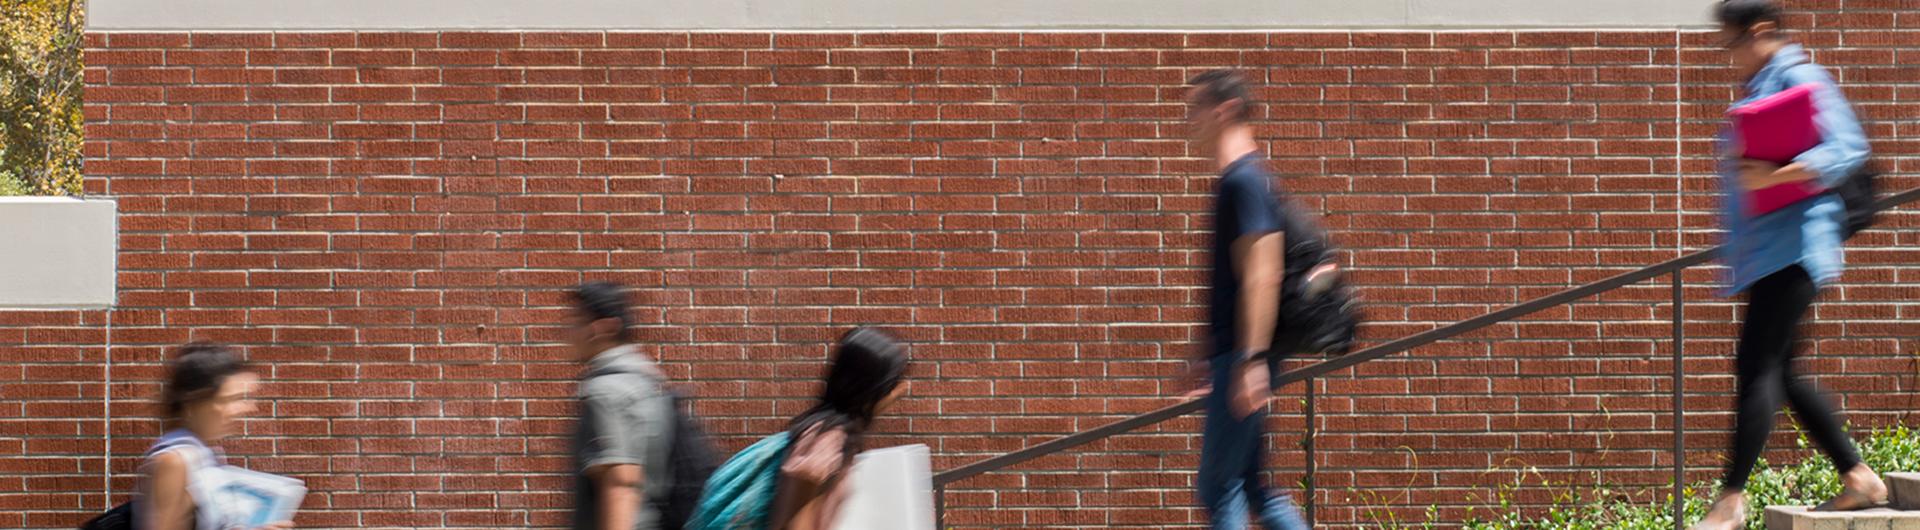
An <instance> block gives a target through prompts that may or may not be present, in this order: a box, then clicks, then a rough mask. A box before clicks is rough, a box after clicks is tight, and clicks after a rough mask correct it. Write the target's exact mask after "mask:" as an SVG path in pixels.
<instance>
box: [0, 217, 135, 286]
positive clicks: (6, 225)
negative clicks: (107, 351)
mask: <svg viewBox="0 0 1920 530" xmlns="http://www.w3.org/2000/svg"><path fill="white" fill-rule="evenodd" d="M119 246H120V234H119V219H118V217H117V212H116V208H115V204H114V201H111V200H102V199H84V200H83V199H71V198H65V197H0V309H16V308H104V307H108V306H111V305H113V303H114V292H115V287H116V283H117V277H116V273H115V269H116V268H117V267H116V256H117V254H116V252H117V251H118V249H119Z"/></svg>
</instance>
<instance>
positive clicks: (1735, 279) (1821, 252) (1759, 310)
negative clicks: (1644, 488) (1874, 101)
mask: <svg viewBox="0 0 1920 530" xmlns="http://www.w3.org/2000/svg"><path fill="white" fill-rule="evenodd" d="M1716 11H1717V13H1716V14H1717V17H1718V19H1719V22H1720V25H1721V38H1722V44H1723V45H1724V46H1725V48H1726V49H1727V51H1728V52H1729V54H1730V55H1731V56H1732V58H1733V64H1734V66H1735V68H1737V69H1738V71H1739V73H1740V75H1739V76H1738V77H1739V78H1740V79H1742V80H1745V85H1744V91H1743V98H1744V99H1742V100H1741V101H1739V102H1738V103H1736V104H1735V105H1734V108H1733V110H1732V111H1731V112H1730V113H1729V114H1730V115H1731V116H1732V118H1733V123H1732V124H1731V125H1732V127H1730V128H1729V129H1728V132H1727V133H1726V135H1725V136H1724V137H1723V138H1722V142H1721V145H1722V146H1723V153H1724V158H1723V161H1722V163H1721V171H1720V172H1721V175H1722V182H1723V183H1724V184H1725V189H1726V199H1725V201H1724V206H1725V209H1726V223H1727V232H1728V233H1727V245H1728V246H1727V248H1728V250H1727V252H1726V254H1725V255H1724V256H1723V258H1724V259H1725V261H1726V263H1727V265H1728V267H1729V268H1730V269H1731V270H1732V276H1731V278H1730V280H1731V283H1730V285H1729V289H1728V293H1729V294H1735V293H1744V294H1745V295H1746V299H1747V303H1746V306H1747V307H1746V311H1745V313H1746V317H1745V322H1744V323H1743V324H1742V328H1741V331H1740V342H1739V346H1738V347H1737V351H1736V354H1735V355H1736V365H1737V367H1738V381H1739V383H1738V392H1739V398H1738V399H1739V401H1738V410H1737V416H1736V425H1735V427H1734V434H1733V448H1732V451H1731V455H1730V456H1729V459H1728V462H1727V470H1726V476H1725V478H1724V480H1723V482H1722V484H1721V488H1722V489H1721V491H1720V493H1719V497H1718V498H1717V499H1716V500H1715V502H1714V504H1713V507H1712V508H1711V509H1710V510H1709V512H1708V513H1707V516H1706V517H1705V518H1703V519H1702V520H1701V521H1700V522H1699V524H1697V525H1695V526H1694V527H1693V528H1694V529H1695V530H1735V529H1738V528H1743V527H1744V525H1745V524H1746V520H1747V514H1746V511H1747V510H1746V496H1745V494H1744V490H1745V488H1746V483H1747V475H1748V474H1750V473H1751V472H1752V470H1753V466H1754V463H1755V460H1757V459H1758V458H1759V457H1760V453H1761V451H1762V450H1764V449H1765V448H1766V442H1767V437H1768V436H1769V434H1770V433H1771V432H1772V431H1773V426H1774V420H1775V418H1774V415H1775V413H1776V411H1778V410H1779V408H1780V404H1781V402H1782V401H1783V400H1784V401H1785V402H1786V403H1787V404H1788V405H1790V406H1792V408H1793V410H1794V412H1795V413H1796V414H1797V415H1798V416H1799V418H1800V423H1801V425H1802V426H1804V427H1805V428H1806V432H1807V437H1808V438H1811V439H1812V440H1813V441H1814V442H1815V443H1817V444H1818V445H1819V446H1820V448H1821V450H1823V451H1825V452H1826V454H1827V456H1828V458H1830V459H1832V461H1833V464H1834V467H1835V469H1836V470H1837V471H1839V472H1840V476H1841V483H1842V485H1843V486H1844V488H1845V490H1844V493H1843V494H1842V495H1840V496H1839V497H1837V498H1835V499H1833V500H1832V501H1829V502H1827V503H1826V504H1824V505H1822V506H1821V509H1827V510H1857V509H1862V508H1868V507H1872V506H1874V505H1877V504H1881V503H1884V502H1885V501H1886V498H1887V486H1886V485H1885V484H1884V483H1882V482H1881V481H1880V479H1879V477H1878V475H1877V474H1875V473H1874V472H1873V470H1871V469H1868V468H1867V466H1866V465H1864V464H1862V463H1861V462H1860V456H1859V454H1858V452H1857V451H1856V450H1855V449H1854V445H1853V441H1852V440H1851V439H1850V438H1849V437H1848V434H1847V432H1846V427H1845V422H1844V420H1843V419H1842V418H1841V417H1840V415H1839V414H1837V413H1836V412H1835V411H1834V410H1833V406H1832V405H1831V404H1830V402H1829V401H1828V399H1827V398H1826V397H1825V396H1823V395H1821V393H1820V391H1819V390H1818V389H1817V388H1815V387H1814V385H1813V383H1812V382H1810V381H1807V380H1806V379H1804V378H1801V377H1800V376H1799V374H1798V373H1796V372H1795V371H1794V369H1793V366H1792V360H1793V349H1794V343H1795V342H1796V341H1797V339H1798V338H1799V337H1798V335H1797V330H1796V328H1797V327H1798V326H1799V324H1800V322H1801V320H1802V319H1803V318H1804V317H1805V316H1806V314H1807V310H1808V308H1809V307H1810V306H1811V305H1812V304H1813V300H1814V296H1815V294H1816V293H1817V292H1818V290H1819V286H1820V285H1823V284H1826V283H1828V282H1831V281H1833V280H1834V279H1836V278H1838V277H1839V276H1840V268H1841V242H1842V241H1843V239H1844V236H1843V232H1842V226H1843V223H1844V220H1845V216H1846V212H1845V210H1844V207H1843V204H1842V203H1841V201H1840V199H1838V198H1836V197H1834V195H1833V194H1832V193H1825V192H1824V190H1830V189H1834V188H1835V187H1837V186H1838V185H1839V184H1840V183H1842V182H1844V181H1845V180H1846V179H1848V178H1850V177H1852V175H1853V174H1854V173H1855V172H1856V171H1858V170H1859V169H1860V168H1861V166H1862V165H1863V164H1865V163H1866V159H1867V155H1868V147H1867V141H1866V137H1865V134H1864V133H1862V131H1861V128H1860V123H1859V121H1858V119H1856V118H1855V117H1854V113H1853V111H1852V109H1851V108H1850V107H1849V104H1848V103H1847V100H1846V99H1845V97H1844V96H1842V95H1841V93H1840V90H1839V89H1838V88H1836V87H1835V86H1834V83H1833V79H1832V78H1831V77H1829V76H1828V75H1827V73H1826V72H1825V71H1824V70H1823V69H1821V68H1820V67H1819V66H1817V65H1814V64H1812V63H1810V62H1809V61H1808V55H1807V52H1806V51H1805V50H1803V49H1801V48H1800V46H1798V45H1796V44H1793V43H1792V42H1790V41H1788V40H1787V39H1786V38H1785V37H1784V36H1783V35H1782V34H1781V27H1780V24H1781V21H1782V19H1783V16H1782V10H1781V8H1780V6H1779V5H1778V4H1776V3H1774V2H1773V1H1772V0H1724V1H1722V2H1721V3H1720V4H1719V6H1718V8H1717V9H1716ZM1796 113H1797V114H1796ZM1762 124H1765V125H1762ZM1796 142H1799V144H1798V145H1796Z"/></svg>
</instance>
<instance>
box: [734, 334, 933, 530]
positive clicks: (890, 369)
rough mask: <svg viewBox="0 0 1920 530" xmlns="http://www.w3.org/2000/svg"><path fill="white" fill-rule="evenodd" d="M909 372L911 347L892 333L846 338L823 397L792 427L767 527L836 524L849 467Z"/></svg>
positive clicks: (808, 528) (803, 529)
mask: <svg viewBox="0 0 1920 530" xmlns="http://www.w3.org/2000/svg"><path fill="white" fill-rule="evenodd" d="M906 373H907V355H906V351H905V349H904V348H902V347H901V346H900V343H899V342H897V341H895V340H894V339H893V337H890V336H888V335H887V334H886V333H884V332H881V331H879V330H876V329H873V328H857V329H854V330H853V331H850V332H848V333H847V334H846V336H844V337H841V339H840V344H839V346H838V347H837V348H836V349H835V351H834V354H833V365H832V366H831V367H830V368H828V369H827V381H826V387H825V388H823V389H821V391H820V399H819V401H818V402H817V403H815V404H814V405H813V408H810V409H808V410H807V411H806V412H803V413H801V414H800V416H799V417H796V418H794V420H793V424H792V425H791V426H790V427H788V429H787V432H788V433H790V435H791V436H792V437H793V445H792V447H791V448H790V449H789V452H788V454H787V458H786V460H785V462H783V463H782V464H781V465H780V480H779V486H778V489H777V492H776V493H775V496H774V503H773V510H772V514H771V517H770V520H769V521H768V524H767V528H770V529H773V530H781V529H789V530H814V529H826V528H833V519H834V515H835V514H838V513H839V511H840V506H841V504H842V502H843V501H845V500H846V496H847V491H846V490H847V488H846V481H845V480H844V479H845V478H846V475H847V470H848V469H849V468H851V467H852V466H853V460H854V455H857V454H859V453H860V452H861V451H863V450H865V448H866V444H865V442H864V441H863V440H862V435H864V434H865V433H866V431H867V427H868V426H870V425H872V424H873V419H874V417H875V416H878V415H879V414H880V413H881V412H884V411H886V410H887V408H888V407H889V406H892V405H893V402H894V401H896V400H898V399H900V394H901V391H902V390H903V388H901V386H900V380H901V379H902V378H904V377H906Z"/></svg>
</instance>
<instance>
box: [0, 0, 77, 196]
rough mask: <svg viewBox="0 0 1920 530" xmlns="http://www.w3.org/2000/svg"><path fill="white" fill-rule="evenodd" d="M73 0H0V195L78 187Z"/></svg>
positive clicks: (67, 190)
mask: <svg viewBox="0 0 1920 530" xmlns="http://www.w3.org/2000/svg"><path fill="white" fill-rule="evenodd" d="M85 9H86V7H85V3H84V2H81V1H80V0H0V195H72V194H78V193H80V175H81V173H80V164H81V160H80V142H81V139H82V138H83V130H82V128H83V126H84V121H83V119H82V117H81V112H80V101H81V92H82V90H83V85H84V83H82V81H81V78H82V75H83V74H84V72H83V70H84V68H83V66H82V64H81V57H80V48H81V38H82V29H83V28H84V27H85V25H84V24H83V22H82V21H83V19H84V17H85V15H86V13H85Z"/></svg>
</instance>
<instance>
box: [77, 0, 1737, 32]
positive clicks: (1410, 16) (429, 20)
mask: <svg viewBox="0 0 1920 530" xmlns="http://www.w3.org/2000/svg"><path fill="white" fill-rule="evenodd" d="M1715 1H1716V0H90V1H89V4H90V5H89V6H88V9H89V11H88V17H87V23H88V26H89V27H90V28H91V29H93V30H98V31H115V30H128V31H133V30H147V31H187V30H430V29H478V30H511V29H588V30H591V29H609V30H617V29H629V30H690V31H718V30H755V31H764V30H772V31H781V30H789V31H856V30H968V29H978V30H1189V31H1190V30H1277V29H1393V28H1404V29H1449V28H1460V29H1477V28H1608V29H1633V28H1669V29H1670V28H1676V27H1702V26H1707V25H1708V24H1707V22H1708V20H1709V17H1708V13H1709V11H1708V9H1709V7H1710V6H1711V5H1712V4H1713V3H1714V2H1715Z"/></svg>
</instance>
